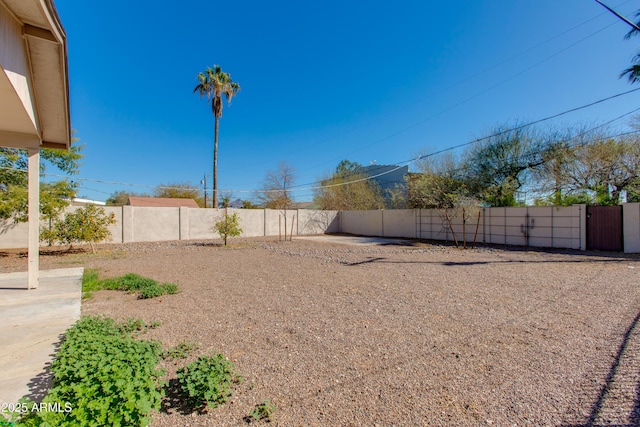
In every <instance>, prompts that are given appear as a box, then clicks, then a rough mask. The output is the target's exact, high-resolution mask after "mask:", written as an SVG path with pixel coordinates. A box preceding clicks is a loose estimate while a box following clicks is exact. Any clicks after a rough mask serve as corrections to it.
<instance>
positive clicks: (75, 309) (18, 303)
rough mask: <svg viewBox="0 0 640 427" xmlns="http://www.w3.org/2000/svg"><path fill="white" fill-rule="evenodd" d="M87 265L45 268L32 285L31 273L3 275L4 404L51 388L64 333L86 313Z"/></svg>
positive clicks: (0, 369) (0, 381)
mask: <svg viewBox="0 0 640 427" xmlns="http://www.w3.org/2000/svg"><path fill="white" fill-rule="evenodd" d="M83 270H84V269H83V268H82V267H80V268H66V269H58V270H42V271H40V284H39V286H38V288H37V289H30V290H26V289H25V288H26V284H27V273H26V272H24V273H23V272H20V273H7V274H0V313H1V317H0V318H1V321H2V327H1V328H0V343H1V345H2V352H1V353H0V404H2V403H17V402H18V399H20V398H21V397H23V396H28V397H30V398H31V399H33V400H39V399H41V398H42V397H43V396H44V394H45V393H46V391H47V389H48V387H49V385H50V384H49V382H50V377H49V375H48V372H47V368H48V366H49V365H50V363H51V361H52V360H53V355H54V354H55V351H56V347H57V344H58V343H59V342H60V337H61V334H62V333H63V332H64V331H65V330H66V329H67V328H69V326H71V325H72V324H73V323H74V322H75V321H76V320H78V319H79V318H80V301H81V298H82V273H83Z"/></svg>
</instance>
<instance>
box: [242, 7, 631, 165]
mask: <svg viewBox="0 0 640 427" xmlns="http://www.w3.org/2000/svg"><path fill="white" fill-rule="evenodd" d="M629 1H631V0H627V1H624V2H622V3H620V4H619V5H618V6H621V5H623V4H626V3H628V2H629ZM605 14H606V12H602V13H600V14H598V15H596V16H594V17H592V18H590V19H587V20H585V21H583V22H581V23H580V24H577V25H575V26H573V27H571V28H569V29H567V30H564V31H562V32H560V33H558V34H556V35H555V36H552V37H550V38H548V39H546V40H544V41H542V42H540V43H538V44H537V45H535V46H532V47H530V48H528V49H525V50H523V51H521V52H519V53H517V54H515V55H513V56H511V57H509V58H507V59H504V60H502V61H499V62H498V63H496V64H494V65H491V66H489V67H487V68H485V69H483V70H482V71H479V72H477V73H474V74H473V75H471V76H469V77H467V78H464V79H462V80H459V81H457V82H455V83H453V84H451V85H449V86H446V87H444V88H442V89H440V90H437V91H435V92H433V93H432V94H430V95H429V96H427V97H425V98H422V99H420V100H417V101H415V102H412V103H409V104H406V105H404V106H402V107H400V108H397V109H396V110H395V111H392V112H390V113H387V116H390V115H393V114H397V113H399V112H401V111H403V110H405V109H406V108H407V107H409V106H412V105H417V104H420V103H422V102H425V101H426V100H428V99H430V98H431V97H433V96H435V95H439V94H441V93H444V92H446V91H447V90H449V89H452V88H454V87H456V86H459V85H461V84H463V83H466V82H468V81H471V80H473V79H475V78H476V77H478V76H480V75H482V74H485V73H487V72H488V71H491V70H493V69H495V68H498V67H500V66H501V65H504V64H506V63H508V62H511V61H513V60H514V59H516V58H519V57H521V56H523V55H525V54H527V53H529V52H531V51H533V50H535V49H537V48H539V47H541V46H544V45H545V44H547V43H549V42H551V41H553V40H555V39H557V38H559V37H561V36H563V35H565V34H568V33H570V32H571V31H573V30H575V29H577V28H579V27H581V26H583V25H585V24H587V23H589V22H591V21H593V20H595V19H597V18H599V17H601V16H603V15H605ZM613 25H614V23H613V24H609V25H607V26H605V27H603V28H601V29H599V30H597V31H595V32H593V33H591V34H589V35H588V36H586V37H583V38H582V39H580V40H578V41H576V42H574V43H572V44H570V45H569V46H567V47H565V48H563V49H561V50H559V51H557V52H555V53H553V54H551V55H550V56H547V57H546V58H544V59H542V60H541V61H538V62H536V63H535V64H533V65H531V66H529V67H527V68H525V69H524V70H521V71H519V72H517V73H516V74H514V75H512V76H510V77H508V78H506V79H504V80H502V81H500V82H498V83H496V84H494V85H492V86H490V87H489V88H487V89H484V90H482V91H480V92H478V93H476V94H474V95H473V96H471V97H468V98H466V99H464V100H462V101H460V102H458V103H456V104H454V105H452V106H450V107H448V108H446V109H444V110H442V111H439V112H437V113H434V114H432V115H431V116H429V117H427V118H425V119H423V120H421V121H419V122H417V123H415V124H413V125H410V126H409V127H406V128H404V129H401V130H399V131H397V132H395V133H393V134H391V135H388V136H386V137H384V138H381V139H379V140H377V141H375V142H373V143H371V144H368V145H365V146H363V147H360V148H358V149H357V150H354V151H352V152H349V153H347V154H345V155H343V156H341V157H340V158H345V157H347V156H349V155H351V154H354V153H357V152H359V151H362V150H364V149H366V148H369V147H371V146H373V145H376V144H379V143H380V142H383V141H386V140H388V139H390V138H393V137H394V136H397V135H399V134H401V133H403V132H406V131H408V130H411V129H413V128H415V127H418V126H420V125H421V124H423V123H424V122H426V121H428V120H431V119H433V118H435V117H437V116H439V115H441V114H443V113H446V112H448V111H450V110H452V109H454V108H456V107H458V106H460V105H462V104H464V103H466V102H468V101H470V100H472V99H475V98H477V97H478V96H480V95H483V94H485V93H487V92H489V91H491V90H493V89H495V88H496V87H498V86H500V85H502V84H504V83H506V82H508V81H510V80H513V79H514V78H516V77H518V76H520V75H522V74H524V73H526V72H527V71H529V70H531V69H533V68H535V67H537V66H539V65H540V64H542V63H544V62H546V61H548V60H550V59H552V58H554V57H555V56H558V55H560V54H561V53H564V52H565V51H567V50H569V49H571V48H572V47H574V46H576V45H578V44H579V43H582V42H583V41H585V40H587V39H589V38H591V37H593V36H594V35H596V34H598V33H600V32H602V31H604V30H606V29H608V28H609V27H611V26H613ZM373 122H374V121H373V120H371V121H367V122H366V123H364V124H361V125H359V126H356V127H354V128H351V129H349V130H347V131H345V132H342V133H339V134H337V135H334V136H331V137H327V138H324V139H321V140H320V141H317V142H315V143H312V144H307V145H302V146H301V148H299V149H293V150H289V151H288V153H289V154H293V153H298V152H301V151H303V150H307V149H309V148H311V147H314V146H318V145H320V144H323V143H325V142H328V141H331V140H332V139H335V138H339V137H342V136H345V135H348V134H350V133H353V132H355V131H357V130H359V129H362V128H364V127H366V126H369V125H370V124H372V123H373ZM275 158H276V157H272V158H271V159H268V160H263V161H261V162H258V163H253V164H251V165H247V166H246V167H253V166H255V165H258V164H263V163H265V162H266V161H271V160H273V159H275ZM337 159H338V158H337V157H336V158H332V159H330V160H328V161H326V162H324V163H321V164H319V165H317V166H314V167H311V168H307V169H304V170H303V171H307V170H311V169H315V168H316V167H318V166H322V165H325V164H328V163H331V162H333V161H335V160H337Z"/></svg>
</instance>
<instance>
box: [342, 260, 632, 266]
mask: <svg viewBox="0 0 640 427" xmlns="http://www.w3.org/2000/svg"><path fill="white" fill-rule="evenodd" d="M629 261H635V260H630V259H599V260H597V262H606V263H621V262H629ZM585 262H588V263H591V262H594V260H592V259H562V260H560V259H547V260H523V259H515V260H514V259H507V260H500V261H460V262H456V261H444V262H443V261H395V260H394V261H391V260H389V259H387V258H369V259H366V260H364V261H356V262H348V263H345V265H348V266H352V267H353V266H356V265H362V264H371V263H381V264H436V265H443V266H445V267H457V266H470V265H485V264H487V265H488V264H581V263H585ZM638 268H640V266H638Z"/></svg>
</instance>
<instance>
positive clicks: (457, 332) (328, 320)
mask: <svg viewBox="0 0 640 427" xmlns="http://www.w3.org/2000/svg"><path fill="white" fill-rule="evenodd" d="M99 249H100V251H99V254H98V255H91V254H89V253H82V252H79V253H71V254H66V255H61V254H60V253H59V252H58V251H53V252H51V253H47V252H46V251H45V254H44V255H43V256H42V257H41V268H43V269H46V268H55V267H70V266H75V265H83V266H85V267H86V268H98V269H99V270H100V272H101V277H111V276H117V275H122V274H126V273H131V272H133V273H137V274H140V275H143V276H148V277H152V278H154V279H157V280H159V281H163V282H174V283H177V284H178V285H179V287H180V291H181V292H180V293H179V294H176V295H171V296H165V297H161V298H155V299H150V300H137V299H136V298H135V296H134V295H130V294H125V293H122V292H118V291H100V292H97V293H95V294H94V296H93V297H92V298H91V299H88V300H85V301H83V305H82V311H83V314H84V315H89V314H104V315H107V316H110V317H114V318H117V319H125V318H130V317H136V318H142V319H143V320H145V321H146V322H152V321H159V322H161V326H160V327H158V328H157V329H154V330H151V331H149V332H148V333H146V334H145V335H144V337H145V338H148V339H159V340H161V341H162V343H163V345H164V347H170V346H174V345H176V344H178V343H180V342H182V341H194V342H196V343H198V344H199V349H198V350H197V351H195V352H194V353H192V355H191V356H190V357H189V358H188V359H184V360H179V361H164V362H162V367H163V368H165V369H166V372H167V375H166V378H165V379H166V380H170V379H172V378H175V371H176V370H177V369H178V368H179V367H181V366H184V365H185V364H187V363H189V362H191V361H192V360H194V359H195V358H196V357H197V356H199V355H201V354H205V353H211V352H212V351H215V352H220V353H222V354H224V355H225V356H227V357H228V358H229V359H231V360H233V362H234V363H235V365H236V368H237V371H238V372H239V373H240V374H241V375H242V376H243V377H244V381H243V382H242V383H241V384H239V385H238V386H237V387H236V389H235V393H234V396H233V398H232V400H231V402H229V403H227V404H226V405H224V406H222V407H220V408H216V409H211V410H208V411H207V412H206V413H197V412H195V413H191V412H189V411H188V410H186V409H185V408H183V407H180V405H178V404H177V403H176V401H175V400H173V399H171V397H172V396H173V395H172V393H171V392H170V393H169V398H167V399H166V402H165V408H164V410H163V411H162V412H160V413H156V414H154V415H153V420H152V424H151V425H152V426H222V425H224V426H227V425H238V426H240V425H246V422H245V421H244V420H243V418H244V417H246V416H247V415H248V414H249V412H250V411H251V410H252V409H253V407H254V406H255V405H256V404H259V403H261V402H262V401H264V400H267V399H270V400H271V401H272V402H273V403H274V404H275V405H276V406H277V410H276V412H275V415H274V417H273V421H272V422H271V424H272V425H282V426H328V425H335V426H338V425H340V426H350V425H353V426H365V425H366V426H374V425H379V426H393V425H398V426H400V425H402V426H404V425H432V426H458V425H459V426H475V425H478V426H481V425H493V426H597V425H607V426H611V425H639V424H640V397H639V396H640V328H636V323H637V322H638V316H639V312H640V288H639V284H640V258H639V257H638V256H630V255H621V254H606V253H584V252H544V251H524V250H509V249H508V248H476V249H469V250H458V249H456V248H453V247H449V246H441V245H431V244H428V243H414V244H409V245H406V246H401V245H389V246H364V247H363V246H357V247H356V246H348V245H337V244H332V243H320V242H309V241H303V240H294V241H293V242H276V241H270V240H266V239H265V240H259V239H252V240H234V244H233V246H231V247H227V248H224V247H221V246H220V245H218V244H217V243H216V242H213V241H204V242H162V243H146V244H126V245H104V246H101V247H100V248H99ZM0 268H1V271H5V272H6V271H15V270H20V269H22V270H24V269H26V258H24V256H21V255H20V254H18V253H16V252H15V251H13V252H11V251H9V252H3V253H0Z"/></svg>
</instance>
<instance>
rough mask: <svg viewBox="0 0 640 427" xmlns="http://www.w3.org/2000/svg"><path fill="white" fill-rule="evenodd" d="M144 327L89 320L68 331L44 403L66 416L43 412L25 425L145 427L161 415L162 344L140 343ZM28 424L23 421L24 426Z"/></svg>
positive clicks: (133, 321)
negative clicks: (136, 334) (155, 414)
mask: <svg viewBox="0 0 640 427" xmlns="http://www.w3.org/2000/svg"><path fill="white" fill-rule="evenodd" d="M145 327H146V325H145V324H144V322H142V321H137V320H135V319H131V320H129V321H127V322H125V323H117V322H115V321H114V320H112V319H108V318H102V317H84V318H82V319H81V320H79V321H78V322H76V324H75V325H74V326H72V327H71V328H70V329H68V330H67V332H66V334H65V340H64V342H63V343H62V345H61V347H60V350H59V351H58V353H57V354H56V358H55V360H54V362H53V364H52V365H51V372H52V373H53V387H52V388H51V389H50V390H49V393H48V394H47V395H46V396H45V397H44V399H43V403H45V404H52V405H53V404H55V403H58V402H64V405H65V406H64V407H62V409H63V410H61V411H50V412H40V413H38V414H37V415H38V416H37V418H39V420H36V421H37V422H36V421H34V420H33V419H30V418H31V417H27V419H25V420H24V424H23V425H34V426H35V425H50V426H60V427H64V426H79V427H84V426H146V425H148V424H149V414H150V412H151V410H154V409H155V410H158V409H160V405H161V399H162V389H161V384H160V380H159V378H160V376H161V375H162V372H161V371H159V370H158V369H157V368H156V365H157V364H158V361H159V356H160V344H159V343H157V342H151V341H145V340H136V339H134V337H133V336H132V335H131V333H132V331H137V330H141V329H144V328H145ZM22 423H23V421H22V420H21V421H20V424H18V425H21V424H22Z"/></svg>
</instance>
